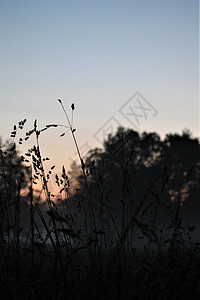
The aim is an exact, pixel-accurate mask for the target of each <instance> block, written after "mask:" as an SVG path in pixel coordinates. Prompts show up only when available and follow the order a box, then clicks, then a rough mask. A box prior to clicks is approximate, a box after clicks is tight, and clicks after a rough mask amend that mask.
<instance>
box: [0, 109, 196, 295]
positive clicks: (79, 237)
mask: <svg viewBox="0 0 200 300" xmlns="http://www.w3.org/2000/svg"><path fill="white" fill-rule="evenodd" d="M61 104H62V103H61ZM63 109H64V107H63ZM72 110H73V106H72ZM64 112H65V110H64ZM65 113H66V112H65ZM66 117H67V114H66ZM25 123H26V120H23V121H21V122H19V124H18V125H17V126H16V125H15V126H14V127H13V131H12V133H11V137H12V141H11V142H10V143H9V144H7V145H3V144H2V145H0V146H1V147H0V148H1V151H0V175H1V176H0V247H1V249H0V250H1V251H0V294H1V299H2V300H3V299H57V300H59V299H110V300H111V299H163V300H164V299H199V297H200V283H199V277H200V243H199V242H198V240H194V239H193V238H192V233H193V232H194V231H195V226H193V224H192V223H188V224H187V223H184V217H183V215H182V214H181V209H182V206H183V207H184V201H185V198H184V197H185V195H186V202H187V198H188V197H189V194H190V191H191V190H192V188H191V186H189V188H188V185H189V184H190V185H192V184H193V185H194V181H195V178H197V175H198V176H199V173H198V172H199V171H198V170H199V165H198V163H199V161H197V163H196V161H195V159H194V157H192V158H191V159H192V160H194V164H193V168H190V169H189V168H187V173H184V172H186V171H184V170H183V169H181V172H182V173H184V180H185V181H183V180H182V179H181V184H180V186H179V187H178V185H177V182H175V183H176V185H173V188H174V186H175V187H176V188H177V189H175V188H174V189H175V190H179V192H177V193H176V192H175V194H171V197H175V199H174V198H173V201H172V199H171V200H170V201H168V202H165V201H166V200H164V199H166V198H167V197H168V200H169V198H170V197H169V190H170V188H169V186H168V184H169V181H170V176H169V175H170V174H169V173H170V171H169V167H168V169H167V168H166V167H164V165H162V167H163V169H162V172H161V173H158V178H160V182H159V183H158V181H157V185H155V182H153V178H154V177H152V176H153V175H152V174H157V171H159V170H161V169H160V165H159V168H158V166H157V167H155V166H153V167H152V166H151V165H150V162H149V161H148V160H146V161H148V164H149V165H148V166H145V168H144V166H143V167H142V166H141V167H140V168H139V167H138V166H137V169H134V168H133V166H132V165H131V162H132V160H133V151H132V152H130V153H129V155H127V154H126V153H125V156H124V152H123V151H126V149H125V148H123V147H125V146H124V145H125V144H124V143H122V147H121V148H120V150H118V151H117V155H115V156H114V158H113V156H112V158H110V160H107V166H106V167H104V168H99V158H100V157H101V158H102V157H103V156H102V154H100V153H97V152H96V153H95V151H94V152H93V153H92V155H90V156H88V159H87V160H86V161H84V160H83V159H82V157H81V153H80V152H79V148H78V144H77V141H76V137H75V133H74V130H73V128H72V127H71V124H70V122H69V128H70V130H71V133H72V138H73V139H74V142H75V147H76V150H77V154H78V156H79V159H80V165H76V166H74V167H73V168H72V171H71V173H70V174H68V173H67V171H66V170H65V167H64V166H63V168H62V171H61V175H60V176H59V175H58V174H54V168H55V166H51V167H50V168H49V170H46V169H45V161H47V160H48V158H43V157H42V156H41V152H40V143H39V137H40V134H41V133H42V132H43V131H45V130H48V129H50V128H51V127H56V126H57V125H55V124H52V125H47V126H46V127H45V128H43V129H41V130H39V129H38V127H37V121H35V123H34V127H33V129H32V130H30V131H27V132H26V135H25V138H24V139H21V140H20V139H19V144H20V143H24V142H25V141H26V140H28V138H29V137H30V136H31V135H35V145H33V146H32V147H31V148H30V149H29V150H28V151H27V152H26V153H25V154H24V155H23V156H19V155H18V152H17V151H16V136H17V133H18V131H19V130H21V129H23V127H24V126H25ZM121 131H122V129H121ZM119 132H120V131H119ZM116 137H117V135H116ZM116 137H115V138H116ZM148 138H149V136H148ZM151 138H155V136H151ZM183 139H185V140H184V141H188V140H192V139H190V138H189V136H187V133H185V135H183ZM142 141H143V140H142ZM148 141H149V145H150V144H151V145H155V140H154V142H152V141H151V140H149V139H148ZM109 142H111V146H113V145H115V143H114V142H113V140H112V139H110V140H109V141H108V143H107V146H108V145H110V144H109ZM128 142H129V140H128ZM145 145H146V144H145ZM197 145H198V149H199V143H198V142H197ZM127 149H128V148H127ZM122 150H123V151H122ZM181 151H182V150H181ZM104 154H106V155H107V154H108V151H107V152H104ZM106 155H104V158H105V156H106ZM122 157H125V158H126V159H123V160H122ZM197 157H199V154H198V151H197ZM145 159H146V158H145ZM156 160H157V156H156V159H155V161H156ZM196 164H197V167H196ZM173 166H175V163H174V165H173ZM114 167H115V168H118V170H121V171H119V172H118V173H117V172H114V173H116V174H117V177H115V175H116V174H112V172H111V171H112V169H113V168H114ZM186 167H187V166H186ZM151 168H154V169H151ZM194 169H195V170H196V171H195V172H196V173H195V174H194V175H191V173H192V172H193V170H194ZM149 170H151V173H150V174H149V173H148V172H150V171H149ZM152 170H153V173H152ZM132 171H134V172H133V174H134V176H136V175H135V174H136V173H138V174H139V175H137V176H139V177H136V182H133V174H132V173H131V172H132ZM179 171H180V170H179ZM183 171H184V172H183ZM120 172H121V173H120ZM159 172H160V171H159ZM181 172H179V173H181ZM75 173H76V176H75V178H73V175H74V174H75ZM182 173H181V174H182ZM185 174H186V175H185ZM106 176H107V177H106ZM180 176H181V175H180V174H179V177H180ZM191 176H194V177H191ZM50 178H53V179H54V181H55V185H56V186H57V187H58V188H59V193H58V195H54V194H53V192H52V191H50V190H49V185H48V184H49V180H50ZM134 178H135V177H134ZM137 178H138V179H137ZM142 178H143V180H144V178H145V181H146V182H147V183H149V185H146V188H145V193H143V192H142V190H141V189H142V187H140V186H141V182H142ZM191 178H192V179H191ZM198 178H199V177H198ZM137 180H138V181H137ZM198 180H199V179H198ZM120 182H121V183H120ZM39 183H40V185H39ZM171 184H172V183H171ZM198 184H199V183H198ZM198 184H197V188H196V189H195V188H193V190H194V195H196V196H195V197H196V198H194V199H193V202H195V201H196V200H195V199H198V194H199V186H198ZM135 185H136V187H137V186H138V188H135ZM38 186H39V187H41V188H40V189H39V190H38ZM186 187H187V189H186ZM185 189H186V190H185ZM25 191H26V192H25ZM195 193H196V194H195ZM61 195H62V200H61ZM133 195H134V196H133ZM174 195H175V196H174ZM188 199H189V198H188ZM163 203H164V204H166V203H167V204H168V205H164V206H163ZM163 207H164V208H163ZM197 209H199V208H197ZM188 211H189V210H188ZM197 211H198V210H197ZM197 217H198V214H197ZM191 221H192V220H191Z"/></svg>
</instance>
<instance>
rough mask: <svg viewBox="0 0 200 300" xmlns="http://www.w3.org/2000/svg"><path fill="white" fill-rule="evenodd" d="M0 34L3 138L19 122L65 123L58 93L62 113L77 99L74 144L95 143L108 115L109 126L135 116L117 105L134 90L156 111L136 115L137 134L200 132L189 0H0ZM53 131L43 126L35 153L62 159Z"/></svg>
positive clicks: (194, 9)
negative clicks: (39, 143) (42, 133)
mask: <svg viewBox="0 0 200 300" xmlns="http://www.w3.org/2000/svg"><path fill="white" fill-rule="evenodd" d="M0 35H1V47H0V60H1V68H0V86H1V88H0V101H1V102H0V104H1V110H0V128H1V131H0V135H1V136H2V137H3V139H4V140H5V139H7V138H8V137H9V134H10V131H11V130H12V126H13V125H14V124H15V123H16V122H18V121H20V120H22V119H24V118H27V125H26V129H27V130H29V129H31V127H32V123H33V121H34V119H38V122H39V125H40V126H41V127H42V126H44V125H46V124H50V123H58V124H65V123H66V121H65V118H64V114H63V112H62V110H61V107H60V106H59V103H58V102H57V99H58V98H60V99H62V100H63V103H64V105H65V107H66V109H67V110H68V111H69V114H70V113H71V111H70V105H71V103H72V102H74V103H75V105H76V110H75V112H74V127H75V128H76V134H77V139H78V141H79V145H80V147H84V145H85V143H86V142H87V145H89V147H90V148H93V147H94V146H99V147H101V142H99V141H98V140H97V139H96V138H95V137H97V133H98V132H99V131H100V129H101V128H104V125H105V126H107V125H108V123H109V120H110V121H111V122H114V123H112V124H111V125H110V127H109V128H112V126H115V125H116V126H117V124H118V123H119V124H121V125H122V126H125V127H129V128H133V129H135V127H134V126H135V124H136V120H134V121H133V118H132V122H130V119H127V118H125V117H124V116H123V115H122V114H121V113H120V111H119V110H120V108H121V107H123V106H124V105H125V103H127V101H128V100H129V99H130V98H131V97H132V96H133V95H135V93H136V92H139V93H140V95H142V97H144V99H146V100H147V102H145V103H146V104H145V105H146V106H148V107H150V106H149V105H151V106H152V107H153V109H154V110H155V111H156V112H157V113H156V114H155V116H153V113H152V112H148V116H147V118H146V119H145V118H144V116H143V118H142V117H140V124H139V126H137V127H138V129H139V130H140V131H144V130H146V131H156V132H158V133H159V134H160V135H161V136H162V137H164V135H165V133H169V132H178V133H181V131H182V130H183V129H184V128H188V129H190V130H191V131H192V133H193V135H194V136H198V137H199V95H198V91H199V77H198V76H199V75H198V71H199V57H198V55H199V2H198V1H195V0H193V1H189V0H187V1H186V0H176V1H174V0H173V1H171V0H168V1H164V0H159V1H156V0H154V1H147V0H146V1H144V0H135V1H130V0H125V1H118V0H108V1H105V0H103V1H95V0H93V1H92V0H91V1H89V0H84V1H78V0H77V1H67V0H65V1H61V0H57V1H50V0H49V1H46V0H40V1H37V0H36V1H29V0H26V1H25V0H24V1H21V0H18V1H16V0H15V1H12V0H10V1H5V0H2V1H1V2H0ZM142 99H143V98H142ZM132 101H133V102H134V101H135V103H132V104H133V105H135V104H137V103H138V102H137V99H136V98H133V100H132ZM141 101H142V100H141V99H140V102H141ZM128 104H130V103H129V102H128V103H127V105H128ZM143 104H144V103H143ZM136 106H137V105H136ZM127 107H129V108H130V106H127ZM155 111H154V112H155ZM138 114H139V111H138ZM129 116H130V114H129ZM106 124H107V125H106ZM62 132H63V130H62V129H54V130H53V129H52V130H49V131H47V132H45V133H44V135H43V136H41V145H42V149H43V154H44V155H49V156H50V157H52V160H53V161H56V162H57V163H58V165H59V164H63V163H65V164H67V165H69V164H70V158H71V159H76V155H74V152H75V148H74V146H73V143H72V139H71V136H70V134H69V133H68V134H67V135H66V136H65V137H63V138H60V136H59V135H60V134H61V133H62ZM105 132H108V130H107V131H106V130H105ZM105 132H104V133H105ZM21 135H22V136H23V133H21ZM104 136H105V135H104ZM101 138H102V137H100V138H99V139H101ZM28 146H29V144H28V143H27V145H25V144H24V145H23V146H22V147H21V151H24V149H25V148H26V147H28Z"/></svg>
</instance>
